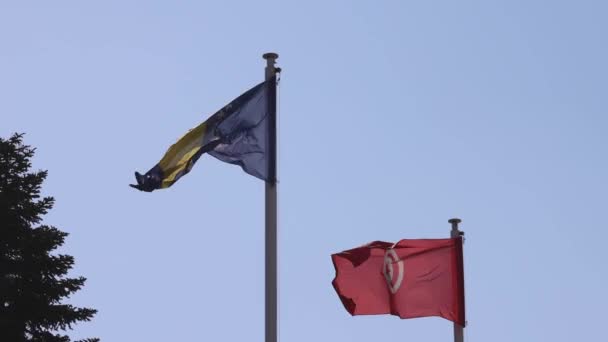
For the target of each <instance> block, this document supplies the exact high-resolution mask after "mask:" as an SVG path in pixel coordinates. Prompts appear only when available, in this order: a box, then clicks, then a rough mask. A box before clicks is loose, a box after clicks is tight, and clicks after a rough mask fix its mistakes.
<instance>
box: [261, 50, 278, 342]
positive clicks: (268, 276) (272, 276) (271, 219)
mask: <svg viewBox="0 0 608 342" xmlns="http://www.w3.org/2000/svg"><path fill="white" fill-rule="evenodd" d="M263 58H264V59H265V60H266V69H265V76H266V80H269V79H273V78H274V76H275V75H276V73H277V72H278V70H277V68H276V67H275V65H274V64H275V62H276V59H277V58H279V55H278V54H276V53H274V52H269V53H265V54H264V55H263ZM275 80H276V79H275ZM268 97H269V98H268V103H269V105H268V110H269V113H268V114H269V118H270V136H269V139H270V141H269V143H270V148H269V164H270V165H269V180H268V181H267V182H266V193H265V198H266V209H265V219H266V233H265V236H266V238H265V242H266V253H265V255H266V256H265V266H266V267H265V282H266V290H265V336H266V340H265V341H266V342H277V341H278V339H277V337H278V314H277V312H278V310H277V309H278V300H277V297H278V295H277V292H278V291H277V290H278V281H277V280H278V277H277V182H276V174H277V117H276V116H277V89H276V81H275V82H273V83H272V84H271V86H270V91H269V94H268Z"/></svg>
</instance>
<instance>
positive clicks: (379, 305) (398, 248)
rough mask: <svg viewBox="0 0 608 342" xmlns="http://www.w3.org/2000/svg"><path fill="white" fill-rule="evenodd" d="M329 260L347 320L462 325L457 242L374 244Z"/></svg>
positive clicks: (459, 243)
mask: <svg viewBox="0 0 608 342" xmlns="http://www.w3.org/2000/svg"><path fill="white" fill-rule="evenodd" d="M331 258H332V260H333V262H334V267H335V268H336V278H335V279H334V281H333V285H334V288H335V289H336V292H337V293H338V295H339V296H340V300H342V304H344V307H345V308H346V310H347V311H348V312H349V313H350V314H351V315H378V314H392V315H397V316H399V317H401V318H414V317H426V316H439V317H443V318H445V319H448V320H450V321H452V322H454V323H457V324H460V325H461V326H464V324H465V317H464V272H463V262H462V238H461V237H458V238H453V239H426V240H401V241H399V242H397V243H396V244H392V243H389V242H383V241H375V242H372V243H369V244H367V245H365V246H362V247H358V248H354V249H351V250H348V251H344V252H341V253H337V254H333V255H332V256H331Z"/></svg>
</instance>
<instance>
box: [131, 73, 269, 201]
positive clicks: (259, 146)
mask: <svg viewBox="0 0 608 342" xmlns="http://www.w3.org/2000/svg"><path fill="white" fill-rule="evenodd" d="M275 84H276V79H275V78H271V79H269V80H267V81H265V82H262V83H260V84H258V85H257V86H255V87H253V88H251V89H249V90H248V91H246V92H245V93H243V94H242V95H241V96H239V97H237V98H236V99H235V100H233V101H232V102H230V103H229V104H227V105H226V106H224V108H222V109H220V110H219V111H218V112H216V113H215V114H213V115H212V116H211V117H210V118H209V119H207V120H206V121H205V122H203V123H202V124H200V125H198V126H197V127H195V128H193V129H191V130H190V131H189V132H188V133H186V134H185V135H184V136H183V137H182V138H180V139H179V140H178V141H177V142H176V143H175V144H173V145H172V146H171V147H169V149H168V150H167V152H166V153H165V155H164V156H163V157H162V159H161V160H160V161H159V162H158V164H156V165H155V166H154V167H152V168H151V169H150V171H148V172H146V174H144V175H142V174H140V173H138V172H135V179H136V181H137V184H131V186H132V187H134V188H136V189H139V190H141V191H147V192H150V191H153V190H156V189H163V188H168V187H170V186H171V185H173V184H174V183H175V182H177V180H178V179H180V178H181V177H182V176H184V175H185V174H187V173H188V172H190V170H192V167H193V166H194V164H195V163H196V161H197V160H198V159H199V158H200V157H201V155H202V154H203V153H209V154H210V155H212V156H214V157H215V158H217V159H219V160H222V161H224V162H227V163H231V164H236V165H240V166H241V167H242V168H243V170H244V171H245V172H247V173H248V174H250V175H252V176H255V177H257V178H260V179H262V180H266V181H269V180H270V178H271V177H272V175H270V173H269V160H268V153H267V152H268V150H269V143H270V142H269V139H270V137H269V135H270V133H269V130H270V128H269V124H270V119H269V105H268V104H269V101H268V98H269V97H268V94H269V92H270V91H271V89H274V87H275Z"/></svg>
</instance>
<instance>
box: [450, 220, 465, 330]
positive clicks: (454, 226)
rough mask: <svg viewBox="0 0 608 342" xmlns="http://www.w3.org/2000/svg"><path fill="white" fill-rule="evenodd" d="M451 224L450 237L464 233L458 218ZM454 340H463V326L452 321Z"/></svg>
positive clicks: (451, 221)
mask: <svg viewBox="0 0 608 342" xmlns="http://www.w3.org/2000/svg"><path fill="white" fill-rule="evenodd" d="M448 222H449V223H451V224H452V230H451V231H450V237H452V238H457V237H459V236H461V235H464V232H461V231H460V230H458V224H459V223H460V222H462V220H460V219H459V218H453V219H450V220H448ZM454 342H464V327H463V326H462V325H460V324H456V323H454Z"/></svg>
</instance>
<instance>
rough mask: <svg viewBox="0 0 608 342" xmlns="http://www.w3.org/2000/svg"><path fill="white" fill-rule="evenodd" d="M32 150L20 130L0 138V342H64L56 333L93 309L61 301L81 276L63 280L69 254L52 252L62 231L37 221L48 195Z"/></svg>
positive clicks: (49, 204) (50, 200)
mask: <svg viewBox="0 0 608 342" xmlns="http://www.w3.org/2000/svg"><path fill="white" fill-rule="evenodd" d="M34 151H35V149H34V148H31V147H30V146H27V145H24V144H23V134H14V135H13V136H11V137H10V138H9V139H7V140H5V139H2V138H0V341H2V342H4V341H6V342H22V341H27V342H70V338H69V337H68V336H66V335H61V334H59V333H57V331H65V330H67V329H72V325H73V324H74V323H76V322H79V321H89V320H91V318H92V317H93V316H94V315H95V313H96V312H97V310H93V309H89V308H78V307H74V306H72V305H69V304H62V302H61V301H62V299H64V298H67V297H69V296H70V295H71V294H72V293H74V292H76V291H78V290H80V288H81V287H82V286H83V285H84V282H85V280H86V279H85V278H83V277H78V278H67V277H66V275H67V273H68V271H69V270H70V269H71V268H72V266H73V265H74V258H73V257H72V256H69V255H63V254H53V253H52V252H53V251H54V250H55V249H57V247H59V246H61V245H62V244H63V242H64V240H65V237H66V236H67V235H68V234H67V233H65V232H62V231H60V230H58V229H57V228H55V227H52V226H48V225H44V224H41V220H42V216H43V215H44V214H46V213H47V211H48V210H50V209H51V208H52V207H53V203H54V199H53V198H52V197H42V198H41V197H40V189H41V186H42V182H43V181H44V180H45V178H46V176H47V171H36V172H32V171H30V168H31V166H32V165H31V162H30V159H31V158H32V156H33V155H34ZM94 341H99V339H97V338H93V339H86V340H81V341H79V342H94Z"/></svg>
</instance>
